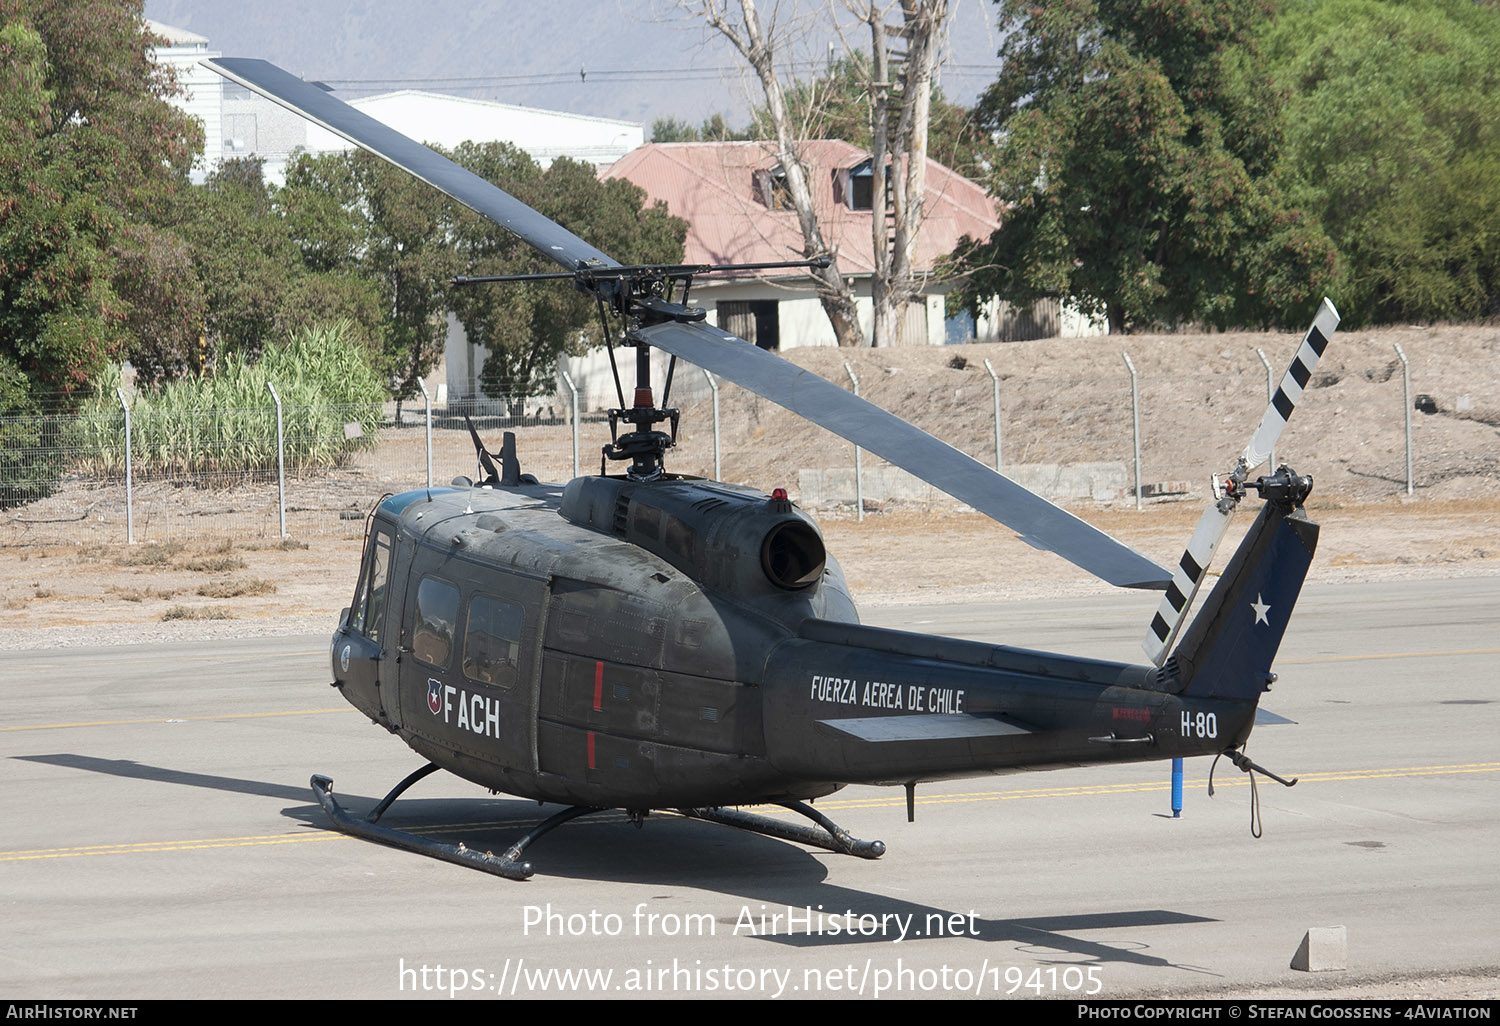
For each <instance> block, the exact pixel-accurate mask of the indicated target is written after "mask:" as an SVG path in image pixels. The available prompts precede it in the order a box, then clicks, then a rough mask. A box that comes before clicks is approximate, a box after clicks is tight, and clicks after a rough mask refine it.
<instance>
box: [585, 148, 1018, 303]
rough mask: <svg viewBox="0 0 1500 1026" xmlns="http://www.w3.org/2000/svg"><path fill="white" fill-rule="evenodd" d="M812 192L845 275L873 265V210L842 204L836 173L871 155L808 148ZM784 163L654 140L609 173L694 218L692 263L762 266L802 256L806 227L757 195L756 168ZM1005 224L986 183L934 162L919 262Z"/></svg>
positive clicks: (764, 152) (745, 152)
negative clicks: (835, 185)
mask: <svg viewBox="0 0 1500 1026" xmlns="http://www.w3.org/2000/svg"><path fill="white" fill-rule="evenodd" d="M800 152H801V155H802V160H803V162H804V163H805V164H806V165H807V168H808V176H809V180H810V183H811V185H812V189H813V206H814V209H815V210H816V211H817V214H818V224H819V227H820V228H821V230H822V232H823V239H824V241H825V242H826V243H827V244H828V245H829V246H830V247H831V248H833V249H834V250H835V251H836V252H837V254H838V260H839V268H840V270H842V271H843V272H844V273H846V274H868V273H870V272H871V271H872V270H873V269H874V262H873V258H872V252H873V239H872V237H871V224H870V218H871V216H872V212H871V211H869V210H851V209H849V208H848V207H847V206H845V205H844V204H842V203H837V202H835V201H834V191H833V177H834V172H836V171H838V170H840V169H849V168H853V167H856V166H857V165H859V164H860V163H862V162H863V161H865V160H867V159H868V158H869V154H868V153H866V152H864V151H862V150H860V149H858V148H857V147H855V146H852V145H850V144H849V143H846V142H842V141H838V140H812V141H807V142H803V143H801V144H800ZM778 163H779V161H778V160H777V158H776V152H775V149H774V147H773V146H772V145H771V144H770V143H766V142H722V143H649V144H647V145H645V146H642V147H640V148H639V149H636V150H632V151H631V152H630V153H627V154H626V155H625V156H624V157H622V158H621V159H620V160H619V161H618V162H617V163H615V164H614V165H613V166H612V167H610V168H609V170H608V171H606V172H605V173H604V177H605V178H623V179H626V180H627V181H630V182H633V183H634V184H636V185H638V186H640V187H641V188H642V189H644V190H645V191H646V194H647V196H648V197H650V198H651V199H652V200H660V201H662V202H664V203H665V204H666V205H667V208H668V209H669V210H670V211H671V212H672V213H673V214H676V215H677V216H678V217H681V218H683V219H684V220H686V221H687V222H688V225H689V227H688V237H687V243H686V246H685V251H684V254H683V259H684V260H685V261H686V262H688V263H714V264H722V263H759V262H768V261H773V260H795V259H797V258H798V257H800V256H801V254H802V230H801V228H800V227H799V226H798V224H797V215H796V214H795V213H794V212H793V211H790V210H772V209H769V208H768V207H766V206H765V205H764V204H763V203H761V202H760V201H759V200H758V199H757V198H756V195H755V186H754V176H755V172H756V171H766V170H770V169H772V168H775V167H776V166H777V164H778ZM999 226H1000V222H999V219H998V217H997V216H996V212H995V205H994V203H993V202H992V201H991V200H990V198H989V196H987V195H986V194H985V192H984V190H983V189H981V188H980V187H979V186H978V185H976V184H974V183H973V182H971V181H969V180H968V179H966V178H964V177H962V176H961V175H958V174H956V173H954V172H953V171H950V170H949V169H948V168H946V167H944V166H943V165H941V164H939V163H937V162H936V161H934V160H928V161H927V197H926V210H925V214H924V217H923V222H922V231H921V233H920V235H919V236H918V240H917V250H916V253H915V254H914V260H915V262H916V264H917V266H918V267H919V268H920V269H923V270H927V269H930V268H932V266H933V265H934V264H935V262H936V261H937V259H938V258H939V257H942V256H945V255H947V254H948V253H950V252H952V250H953V247H954V246H956V245H957V244H958V241H959V239H961V238H962V237H963V236H965V235H969V236H972V237H974V238H987V237H989V235H990V234H991V233H992V232H993V231H995V229H996V228H998V227H999Z"/></svg>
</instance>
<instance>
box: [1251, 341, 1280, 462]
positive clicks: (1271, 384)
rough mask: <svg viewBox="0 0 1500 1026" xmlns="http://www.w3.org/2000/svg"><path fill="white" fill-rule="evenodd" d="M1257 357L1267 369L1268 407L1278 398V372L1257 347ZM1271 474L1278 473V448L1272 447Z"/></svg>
mask: <svg viewBox="0 0 1500 1026" xmlns="http://www.w3.org/2000/svg"><path fill="white" fill-rule="evenodd" d="M1255 355H1256V356H1258V357H1260V362H1261V364H1262V365H1264V367H1265V368H1266V405H1267V406H1269V405H1271V403H1272V401H1273V400H1274V399H1275V398H1276V372H1275V371H1274V370H1272V369H1271V361H1270V360H1267V359H1266V354H1265V353H1263V352H1261V351H1260V347H1258V346H1257V347H1256V349H1255ZM1270 470H1271V473H1273V474H1274V473H1276V446H1274V445H1273V446H1271V464H1270Z"/></svg>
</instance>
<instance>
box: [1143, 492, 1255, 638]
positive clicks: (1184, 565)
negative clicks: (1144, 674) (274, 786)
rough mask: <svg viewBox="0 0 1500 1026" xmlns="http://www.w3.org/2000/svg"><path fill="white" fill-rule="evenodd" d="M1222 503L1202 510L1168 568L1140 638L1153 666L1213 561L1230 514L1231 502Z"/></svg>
mask: <svg viewBox="0 0 1500 1026" xmlns="http://www.w3.org/2000/svg"><path fill="white" fill-rule="evenodd" d="M1224 505H1225V506H1227V507H1228V508H1227V509H1220V508H1219V506H1220V504H1219V503H1214V504H1213V505H1212V506H1210V507H1208V509H1206V510H1204V511H1203V516H1202V517H1201V518H1200V519H1199V520H1198V526H1197V527H1196V528H1195V529H1194V530H1193V537H1192V538H1190V539H1189V540H1188V547H1187V551H1186V552H1184V553H1183V554H1182V559H1180V560H1178V562H1177V568H1176V569H1175V570H1174V571H1173V572H1172V583H1171V584H1168V585H1167V593H1166V594H1165V595H1163V596H1162V600H1161V605H1160V606H1158V607H1157V610H1156V615H1155V616H1154V617H1152V618H1151V627H1150V629H1149V630H1147V631H1146V636H1145V638H1143V639H1142V640H1141V648H1143V649H1145V650H1146V655H1148V656H1150V657H1151V661H1152V662H1153V663H1155V664H1156V665H1157V666H1160V665H1162V663H1164V662H1166V658H1167V652H1168V651H1169V650H1170V649H1171V647H1172V642H1173V641H1174V640H1175V639H1176V637H1177V632H1178V631H1179V630H1180V629H1181V627H1182V622H1183V620H1185V619H1186V618H1187V614H1188V610H1189V609H1191V608H1192V605H1193V597H1194V596H1195V595H1197V594H1198V587H1199V585H1201V584H1202V583H1203V578H1204V577H1206V576H1207V575H1208V567H1209V564H1210V563H1212V562H1213V561H1214V553H1215V552H1217V551H1218V550H1219V542H1221V541H1222V540H1223V539H1224V532H1225V531H1227V530H1228V529H1229V521H1230V520H1231V519H1233V518H1234V510H1235V506H1234V504H1233V503H1230V502H1226V503H1224Z"/></svg>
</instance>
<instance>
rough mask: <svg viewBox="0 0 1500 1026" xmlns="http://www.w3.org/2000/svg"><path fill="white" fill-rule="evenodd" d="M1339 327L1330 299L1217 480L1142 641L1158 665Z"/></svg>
mask: <svg viewBox="0 0 1500 1026" xmlns="http://www.w3.org/2000/svg"><path fill="white" fill-rule="evenodd" d="M1338 326H1339V312H1338V310H1336V309H1335V308H1334V305H1333V303H1332V302H1331V301H1330V300H1328V299H1326V298H1325V299H1324V300H1323V304H1322V306H1320V307H1319V308H1318V313H1317V316H1316V317H1314V318H1313V323H1312V327H1310V328H1308V329H1307V334H1306V335H1305V336H1304V337H1303V339H1302V344H1301V345H1300V346H1298V347H1297V355H1296V356H1294V357H1293V358H1292V363H1291V366H1289V367H1288V368H1287V370H1286V374H1284V375H1283V376H1282V379H1281V385H1280V387H1278V388H1277V389H1276V394H1275V395H1274V396H1272V397H1271V401H1270V403H1269V404H1267V406H1266V412H1265V413H1264V414H1263V415H1262V416H1261V419H1260V424H1259V425H1258V426H1257V427H1256V429H1255V434H1253V435H1252V436H1251V437H1250V443H1249V444H1248V445H1246V446H1245V451H1244V452H1242V453H1241V454H1240V457H1239V459H1238V460H1237V461H1236V463H1235V466H1234V468H1233V469H1232V470H1231V471H1230V472H1229V474H1228V476H1227V477H1225V478H1224V479H1223V480H1222V482H1221V481H1220V479H1219V478H1217V477H1215V478H1214V481H1213V491H1214V503H1213V505H1212V506H1210V507H1209V508H1208V509H1206V510H1204V511H1203V516H1202V518H1200V519H1199V521H1198V526H1197V527H1196V528H1195V529H1194V530H1193V536H1192V538H1191V539H1189V541H1188V546H1187V550H1186V551H1185V552H1183V554H1182V559H1180V560H1179V561H1178V563H1177V566H1176V567H1175V568H1174V569H1173V571H1172V582H1171V583H1170V584H1169V585H1167V593H1166V594H1165V595H1164V596H1163V597H1162V600H1161V605H1160V606H1159V607H1158V608H1157V610H1156V615H1155V616H1154V617H1153V618H1152V620H1151V627H1150V629H1149V630H1148V631H1147V632H1146V637H1145V638H1144V639H1143V640H1142V641H1141V647H1142V648H1143V649H1145V651H1146V655H1148V656H1150V657H1151V661H1152V662H1153V663H1155V664H1156V665H1157V666H1161V665H1162V664H1163V663H1164V662H1166V658H1167V653H1168V652H1169V651H1170V650H1171V648H1172V642H1173V641H1175V640H1176V638H1177V634H1178V632H1179V631H1180V630H1181V628H1182V624H1183V622H1184V621H1185V620H1186V619H1187V614H1188V610H1189V609H1191V608H1192V605H1193V598H1194V596H1196V595H1197V594H1198V588H1199V586H1200V585H1202V583H1203V579H1204V577H1205V576H1207V574H1208V567H1209V564H1210V563H1212V562H1213V558H1214V553H1215V552H1217V551H1218V548H1219V542H1220V541H1222V540H1223V538H1224V533H1225V532H1226V531H1227V530H1228V529H1229V522H1230V520H1232V519H1234V512H1235V509H1236V508H1237V507H1238V506H1239V503H1240V500H1241V499H1242V498H1244V497H1245V491H1246V487H1247V482H1248V481H1249V479H1250V472H1251V471H1253V470H1255V468H1257V467H1259V466H1260V465H1261V464H1262V463H1264V462H1265V461H1266V458H1267V457H1268V456H1269V455H1270V454H1271V452H1272V451H1274V450H1275V448H1276V442H1277V439H1279V438H1280V437H1281V432H1282V431H1283V430H1284V429H1285V428H1286V423H1287V420H1288V419H1289V418H1290V417H1291V415H1292V411H1293V410H1294V409H1296V408H1297V402H1298V400H1299V399H1301V398H1302V390H1303V389H1304V388H1306V387H1307V383H1308V381H1309V380H1310V379H1311V378H1312V374H1313V371H1314V370H1315V369H1316V368H1317V366H1318V360H1319V359H1320V358H1321V357H1322V356H1323V350H1324V349H1326V348H1327V347H1328V340H1329V339H1330V338H1332V337H1333V333H1334V331H1336V330H1337V329H1338ZM1272 469H1273V470H1274V469H1275V468H1272ZM1250 487H1254V485H1250Z"/></svg>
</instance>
